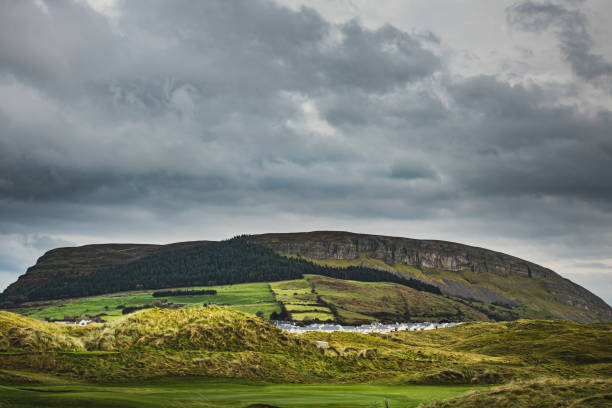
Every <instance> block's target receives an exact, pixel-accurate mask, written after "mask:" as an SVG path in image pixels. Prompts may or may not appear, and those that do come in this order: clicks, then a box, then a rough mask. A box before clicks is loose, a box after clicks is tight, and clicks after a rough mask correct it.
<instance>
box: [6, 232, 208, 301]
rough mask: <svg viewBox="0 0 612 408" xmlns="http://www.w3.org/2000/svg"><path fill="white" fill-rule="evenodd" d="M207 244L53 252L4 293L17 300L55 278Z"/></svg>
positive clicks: (95, 246)
mask: <svg viewBox="0 0 612 408" xmlns="http://www.w3.org/2000/svg"><path fill="white" fill-rule="evenodd" d="M207 242H209V241H190V242H177V243H174V244H168V245H153V244H92V245H84V246H80V247H65V248H56V249H52V250H51V251H48V252H46V253H45V254H44V255H43V256H41V257H40V258H38V260H37V261H36V264H35V265H33V266H31V267H29V268H28V270H27V271H26V273H25V274H24V275H21V276H20V277H19V279H18V280H17V281H16V282H14V283H12V284H11V285H9V286H8V288H6V290H5V291H4V293H5V294H7V295H14V296H20V295H21V294H23V293H24V292H27V291H29V290H32V289H34V288H36V287H39V286H41V285H43V284H44V283H45V282H47V281H49V280H50V279H53V278H54V277H57V276H64V277H74V276H85V275H89V274H91V273H92V272H95V271H97V270H100V269H105V268H108V267H112V266H116V265H125V264H128V263H130V262H133V261H136V260H138V259H140V258H142V257H144V256H146V255H149V254H152V253H155V252H157V251H164V250H169V249H176V248H189V247H192V246H195V245H202V244H206V243H207Z"/></svg>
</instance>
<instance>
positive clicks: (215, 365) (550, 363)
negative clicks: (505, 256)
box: [0, 306, 612, 384]
mask: <svg viewBox="0 0 612 408" xmlns="http://www.w3.org/2000/svg"><path fill="white" fill-rule="evenodd" d="M611 330H612V326H610V324H579V323H573V322H567V321H549V322H542V321H518V322H511V323H469V324H465V325H460V326H456V327H451V328H445V329H438V330H434V331H430V332H398V333H392V334H387V335H365V334H357V333H341V332H336V333H320V332H310V333H308V334H306V335H302V336H298V335H292V334H289V333H286V332H283V331H281V330H280V329H278V328H276V327H275V326H274V325H272V324H269V323H266V322H264V321H263V320H261V319H259V318H257V317H254V316H251V315H248V314H245V313H241V312H237V311H232V310H229V309H226V308H219V307H216V306H209V307H206V308H193V309H181V310H163V309H148V310H144V311H139V312H136V313H133V314H131V315H129V316H126V317H123V318H121V319H119V320H117V321H114V322H109V323H105V324H95V325H91V326H87V327H75V326H66V325H61V324H57V323H46V322H40V321H37V320H35V319H31V318H28V317H24V316H20V315H16V314H13V313H9V312H0V356H1V357H2V358H0V372H1V371H2V370H12V371H13V372H14V371H15V370H17V371H19V370H23V371H28V370H30V371H32V370H35V371H39V372H48V373H56V374H59V375H62V376H65V377H71V378H72V377H74V378H81V379H100V380H102V379H103V380H104V381H109V380H122V379H125V378H134V379H137V378H154V377H166V376H177V375H180V376H185V375H190V376H192V375H196V376H219V377H228V378H245V379H260V380H274V381H280V382H287V381H291V382H303V383H311V382H325V381H333V382H340V383H341V382H361V381H367V380H375V379H379V380H382V379H386V380H385V381H388V382H393V383H456V384H470V383H500V382H505V381H507V380H509V379H534V378H537V377H540V376H555V377H558V376H562V377H565V378H586V377H600V378H609V377H610V376H612V360H611V358H610V356H611V355H612V349H611V346H612V345H611V344H610V341H609V338H610V337H609V336H610V333H611ZM529 339H531V343H530V344H531V346H530V347H527V348H526V347H525V345H526V344H527V343H526V342H527V341H528V340H529ZM317 340H323V341H327V342H328V344H329V348H325V349H321V348H319V347H317V346H316V344H315V341H317Z"/></svg>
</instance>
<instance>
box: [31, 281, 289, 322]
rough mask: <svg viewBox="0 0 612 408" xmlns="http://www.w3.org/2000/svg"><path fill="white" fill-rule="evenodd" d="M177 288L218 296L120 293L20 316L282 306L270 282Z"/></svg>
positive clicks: (53, 304) (47, 305)
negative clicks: (163, 306) (160, 305)
mask: <svg viewBox="0 0 612 408" xmlns="http://www.w3.org/2000/svg"><path fill="white" fill-rule="evenodd" d="M176 289H192V290H197V289H214V290H216V291H217V294H216V295H195V296H166V297H163V298H155V297H153V295H152V294H153V292H154V291H153V290H144V291H131V292H120V293H113V294H109V295H101V296H92V297H85V298H76V299H69V300H57V301H50V302H40V303H38V304H37V305H35V306H32V305H29V306H26V307H24V308H23V309H20V310H19V313H22V314H24V315H26V316H30V317H33V318H35V319H48V320H63V319H64V317H65V316H66V315H68V316H73V317H77V316H86V315H89V316H95V315H99V314H103V315H102V316H100V317H101V318H102V319H103V320H113V319H116V318H117V317H119V316H121V315H122V310H121V309H120V308H119V307H120V306H125V307H129V306H136V307H141V306H144V305H151V304H153V302H155V301H162V300H166V301H167V303H169V304H170V303H172V304H175V305H184V307H199V306H202V305H203V304H216V305H226V306H229V307H231V308H232V309H235V310H238V311H241V312H246V313H251V314H256V313H257V312H259V311H261V312H263V314H264V317H266V318H268V317H269V316H270V313H272V312H274V311H277V312H278V311H280V307H279V305H278V304H277V303H276V301H275V300H274V295H273V293H272V292H271V290H270V286H269V285H268V284H267V283H243V284H238V285H225V286H207V287H203V286H198V287H190V288H176Z"/></svg>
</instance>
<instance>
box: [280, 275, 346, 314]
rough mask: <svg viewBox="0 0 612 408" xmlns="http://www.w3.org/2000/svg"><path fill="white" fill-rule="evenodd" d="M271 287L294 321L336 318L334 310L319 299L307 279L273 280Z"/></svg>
mask: <svg viewBox="0 0 612 408" xmlns="http://www.w3.org/2000/svg"><path fill="white" fill-rule="evenodd" d="M270 288H271V289H272V291H273V292H274V296H275V297H276V300H277V301H278V302H281V303H282V304H284V305H285V308H286V309H287V312H289V315H290V316H291V319H292V320H294V321H298V322H301V321H312V320H320V321H333V320H335V318H334V315H333V313H332V311H331V310H330V309H329V307H327V306H326V305H324V304H322V303H321V302H320V301H319V299H318V298H317V295H316V293H314V291H313V287H312V284H311V283H310V281H308V280H306V279H297V280H291V281H281V282H272V283H270Z"/></svg>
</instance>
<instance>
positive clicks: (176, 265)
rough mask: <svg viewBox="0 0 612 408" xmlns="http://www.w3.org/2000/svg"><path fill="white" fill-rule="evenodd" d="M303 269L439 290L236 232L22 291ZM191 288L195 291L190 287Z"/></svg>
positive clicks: (122, 287)
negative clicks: (319, 261)
mask: <svg viewBox="0 0 612 408" xmlns="http://www.w3.org/2000/svg"><path fill="white" fill-rule="evenodd" d="M304 274H316V275H325V276H329V277H333V278H339V279H350V280H358V281H366V282H380V281H383V282H394V283H399V284H402V285H406V286H410V287H413V288H415V289H418V290H424V291H428V292H433V293H440V291H439V289H438V288H437V287H435V286H432V285H428V284H426V283H423V282H421V281H418V280H415V279H405V278H402V277H400V276H397V275H395V274H393V273H390V272H387V271H382V270H377V269H370V268H364V267H349V268H333V267H326V266H320V265H316V264H314V263H312V262H308V261H306V260H303V259H296V258H287V257H284V256H280V255H278V254H277V253H275V252H274V251H273V250H271V249H269V248H267V247H264V246H261V245H257V244H253V243H249V242H247V241H246V240H245V239H243V238H242V237H237V238H233V239H230V240H227V241H221V242H215V243H208V244H205V245H199V246H194V247H190V248H178V249H169V250H166V251H160V252H155V253H153V254H151V255H148V256H146V257H143V258H141V259H138V260H136V261H134V262H132V263H129V264H125V265H117V266H113V267H109V268H104V269H100V270H97V271H95V272H93V273H91V274H90V275H84V276H76V277H66V276H58V277H56V278H53V279H50V280H48V281H46V282H45V283H44V284H42V285H41V286H38V287H36V288H33V289H31V290H30V291H29V292H26V293H24V294H23V295H24V296H25V297H26V298H27V300H30V301H33V300H49V299H60V298H71V297H81V296H91V295H98V294H103V293H113V292H121V291H127V290H137V289H162V288H172V287H186V286H212V285H227V284H235V283H246V282H273V281H280V280H293V279H301V278H302V277H303V275H304ZM158 293H160V292H158ZM166 293H167V292H166ZM166 293H164V294H163V295H159V296H172V295H176V294H177V292H176V291H173V292H172V295H170V294H166ZM189 294H195V293H193V292H192V291H190V293H189Z"/></svg>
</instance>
